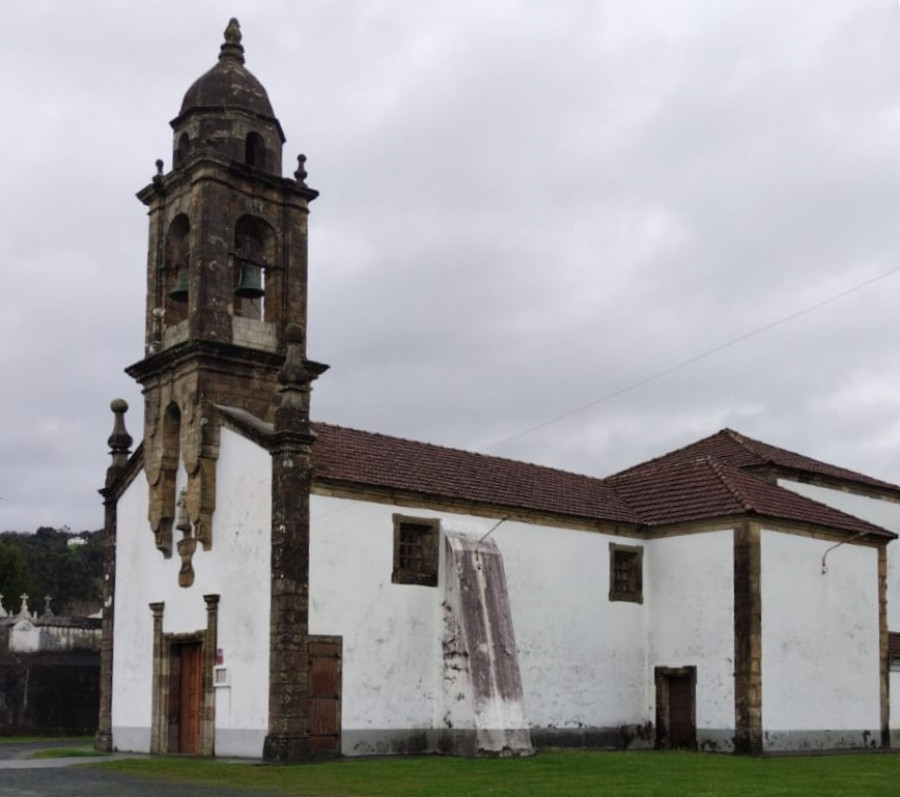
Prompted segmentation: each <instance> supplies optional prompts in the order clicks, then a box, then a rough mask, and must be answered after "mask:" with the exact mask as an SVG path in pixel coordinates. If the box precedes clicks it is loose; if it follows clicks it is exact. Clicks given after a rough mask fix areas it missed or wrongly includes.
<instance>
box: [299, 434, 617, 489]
mask: <svg viewBox="0 0 900 797" xmlns="http://www.w3.org/2000/svg"><path fill="white" fill-rule="evenodd" d="M311 423H312V427H313V429H320V428H328V429H334V430H336V431H340V432H349V433H350V434H359V435H365V436H367V437H380V438H381V439H383V440H390V441H394V442H400V443H408V444H409V445H411V446H418V447H425V448H431V449H435V450H438V451H446V452H449V453H453V454H459V455H460V456H464V457H477V458H478V459H482V460H485V461H489V462H505V463H508V464H510V465H517V466H522V465H524V466H525V467H528V468H537V469H539V470H542V471H546V472H551V473H558V474H560V475H562V476H570V477H575V478H578V479H584V480H585V481H590V482H596V484H597V486H598V487H602V488H605V489H607V490H609V489H610V486H609V485H608V484H606V483H605V479H603V478H602V477H600V476H591V475H589V474H587V473H577V472H576V471H571V470H563V469H562V468H554V467H551V466H550V465H540V464H538V463H537V462H526V461H525V460H522V459H511V458H510V457H498V456H496V455H494V454H482V453H481V452H480V451H468V450H466V449H465V448H454V447H453V446H445V445H441V444H440V443H426V442H424V441H422V440H412V439H410V438H408V437H399V436H397V435H393V434H384V433H383V432H370V431H368V430H365V429H355V428H353V427H352V426H341V425H340V424H336V423H325V422H324V421H312V422H311Z"/></svg>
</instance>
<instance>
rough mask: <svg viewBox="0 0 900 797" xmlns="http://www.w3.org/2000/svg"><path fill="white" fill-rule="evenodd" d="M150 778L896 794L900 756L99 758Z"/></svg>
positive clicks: (545, 790) (786, 795)
mask: <svg viewBox="0 0 900 797" xmlns="http://www.w3.org/2000/svg"><path fill="white" fill-rule="evenodd" d="M98 766H100V767H101V768H109V769H116V770H119V771H123V772H131V773H134V774H139V775H147V776H150V777H164V778H173V779H177V780H181V781H193V782H197V783H203V784H208V785H221V786H231V787H234V788H245V789H254V788H256V789H260V790H271V791H278V792H282V793H286V794H291V795H298V796H300V797H357V795H359V796H360V797H362V796H364V795H368V796H370V797H371V796H373V795H384V796H385V797H488V796H489V797H606V795H609V796H610V797H613V796H614V797H673V795H691V796H692V797H737V795H742V796H743V795H747V796H748V797H749V795H753V797H834V796H835V795H847V797H880V796H881V795H884V797H897V795H898V794H900V756H898V755H891V754H862V755H835V756H815V757H799V758H797V757H795V758H768V759H750V758H735V757H732V756H725V755H710V754H698V753H677V752H676V753H668V752H627V753H626V752H622V753H607V752H581V751H577V752H576V751H555V752H545V753H541V754H540V755H537V756H534V757H533V758H526V759H465V758H442V757H438V756H431V757H421V758H408V757H396V758H393V757H392V758H369V759H349V760H344V761H334V762H327V763H316V764H301V765H297V766H264V765H248V764H242V763H229V762H224V761H213V760H206V759H194V758H149V759H133V760H119V761H114V762H108V763H103V764H99V765H98Z"/></svg>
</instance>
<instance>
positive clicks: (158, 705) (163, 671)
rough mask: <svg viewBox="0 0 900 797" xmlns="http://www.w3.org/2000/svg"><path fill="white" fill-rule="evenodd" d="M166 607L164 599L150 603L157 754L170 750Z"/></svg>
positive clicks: (152, 746)
mask: <svg viewBox="0 0 900 797" xmlns="http://www.w3.org/2000/svg"><path fill="white" fill-rule="evenodd" d="M165 608H166V604H165V603H163V602H162V601H160V602H159V603H151V604H150V611H151V612H153V696H152V697H151V702H150V715H151V716H150V752H151V753H155V754H157V755H159V754H160V753H167V752H168V750H167V749H166V738H167V735H166V734H167V731H168V729H167V728H166V709H167V706H166V705H165V701H164V700H163V694H164V693H165V684H166V676H167V675H168V669H169V668H168V662H166V661H165V660H164V659H165V645H164V644H163V611H164V610H165Z"/></svg>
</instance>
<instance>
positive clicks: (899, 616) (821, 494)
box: [778, 479, 900, 747]
mask: <svg viewBox="0 0 900 797" xmlns="http://www.w3.org/2000/svg"><path fill="white" fill-rule="evenodd" d="M778 483H779V485H780V486H782V487H785V488H787V489H789V490H793V491H794V492H796V493H800V495H805V496H806V497H807V498H812V499H813V500H814V501H820V502H821V503H823V504H828V505H829V506H832V507H834V508H835V509H840V510H841V511H842V512H847V513H849V514H851V515H855V516H856V517H859V518H862V519H863V520H868V521H869V522H870V523H874V524H875V525H877V526H881V527H882V528H885V529H888V530H889V531H893V532H894V533H895V534H900V502H898V501H889V500H887V499H883V498H874V497H872V496H866V495H857V494H855V493H848V492H844V491H843V490H832V489H829V488H827V487H819V486H817V485H813V484H800V483H798V482H793V481H789V480H786V479H782V480H780V481H779V482H778ZM841 550H842V548H838V549H836V550H835V551H834V552H833V553H832V554H829V555H828V561H829V562H831V561H837V559H838V558H839V557H840V555H841ZM832 557H835V558H834V560H833V559H832ZM887 615H888V630H889V631H894V632H898V633H900V540H895V541H893V542H890V543H888V546H887ZM895 666H900V665H895ZM889 694H890V696H891V711H890V727H891V733H892V740H891V745H892V746H894V747H900V671H897V672H892V673H891V676H890V691H889Z"/></svg>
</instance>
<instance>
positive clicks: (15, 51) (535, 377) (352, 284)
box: [0, 0, 900, 530]
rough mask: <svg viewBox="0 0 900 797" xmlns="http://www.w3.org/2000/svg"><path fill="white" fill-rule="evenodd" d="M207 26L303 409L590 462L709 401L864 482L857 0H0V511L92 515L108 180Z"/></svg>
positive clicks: (621, 461) (137, 244) (893, 130)
mask: <svg viewBox="0 0 900 797" xmlns="http://www.w3.org/2000/svg"><path fill="white" fill-rule="evenodd" d="M231 15H234V16H237V17H238V18H239V19H240V21H241V25H242V28H243V33H244V41H243V43H244V46H245V49H246V57H247V67H248V68H249V69H250V70H251V71H252V72H253V73H254V74H255V75H256V76H257V77H258V78H259V79H260V80H261V81H262V83H263V84H264V85H265V86H266V87H267V89H268V91H269V96H270V99H271V101H272V104H273V106H274V108H275V113H276V115H277V116H278V117H279V118H280V120H281V123H282V126H283V127H284V130H285V134H286V135H287V138H288V142H287V145H286V149H285V163H286V169H287V170H288V171H292V170H293V168H294V167H293V163H294V156H295V155H296V154H297V153H299V152H304V153H306V154H307V156H308V158H309V160H308V164H307V168H308V171H309V175H310V176H309V180H308V182H309V184H310V185H312V186H314V187H315V188H317V189H319V190H320V191H321V196H320V198H319V199H318V200H317V201H316V202H315V203H314V205H313V212H312V215H311V218H310V225H311V226H310V319H309V352H310V356H311V357H312V358H314V359H317V360H320V361H322V362H327V363H329V364H330V365H331V370H330V371H329V372H328V373H327V374H326V375H325V376H324V377H323V378H322V379H321V380H320V381H319V382H318V383H317V384H316V389H315V391H314V393H313V415H314V417H315V418H316V419H318V420H322V421H329V422H332V423H339V424H343V425H347V426H353V427H358V428H363V429H368V430H371V431H378V432H383V433H387V434H394V435H399V436H403V437H408V438H413V439H419V440H426V441H429V442H434V443H439V444H444V445H449V446H454V447H459V448H466V449H472V450H481V451H485V452H488V453H493V454H499V455H503V456H509V457H515V458H521V459H525V460H529V461H533V462H538V463H541V464H546V465H551V466H554V467H559V468H564V469H566V470H573V471H578V472H584V473H590V474H595V475H606V474H609V473H612V472H614V471H616V470H618V469H621V468H623V467H626V466H628V465H631V464H634V463H636V462H639V461H641V460H643V459H646V458H648V457H651V456H656V455H658V454H661V453H664V452H665V451H667V450H669V449H671V448H674V447H676V446H679V445H683V444H685V443H688V442H690V441H692V440H693V439H696V438H699V437H702V436H705V435H708V434H711V433H713V432H715V431H717V430H718V429H720V428H722V427H724V426H730V427H733V428H736V429H737V430H739V431H741V432H743V433H745V434H748V435H750V436H753V437H757V438H761V439H764V440H766V441H767V442H771V443H773V444H776V445H780V446H783V447H786V448H791V449H794V450H800V451H802V452H803V453H806V454H809V455H812V456H815V457H819V458H821V459H825V460H828V461H832V462H835V463H837V464H841V465H844V466H846V467H850V468H854V469H857V470H862V471H865V472H867V473H870V474H872V475H874V476H878V477H881V478H885V479H889V480H892V481H895V482H900V314H898V308H900V273H898V274H895V275H893V276H889V277H886V278H884V279H881V280H879V281H877V282H875V283H873V284H872V285H869V286H868V287H865V288H862V289H860V290H858V291H856V292H853V293H851V294H850V295H848V296H847V297H845V298H843V299H841V300H839V301H835V302H833V303H831V304H828V305H826V306H825V307H823V308H821V309H819V310H817V311H815V312H811V313H808V314H805V315H803V316H801V317H799V318H797V319H796V320H794V321H791V322H789V323H786V324H782V325H779V326H777V327H775V328H774V329H772V330H770V331H768V332H766V333H764V334H760V335H757V336H754V337H752V338H750V339H748V340H745V341H743V342H741V343H738V344H736V345H734V346H731V347H728V348H726V349H724V350H722V351H719V352H718V353H716V354H713V355H711V356H710V357H707V358H704V359H702V360H700V361H698V362H696V363H693V364H691V365H689V366H686V367H684V368H681V369H679V370H677V371H675V372H673V373H671V374H669V375H667V376H665V377H663V378H660V379H658V380H656V381H653V382H651V383H648V384H645V385H643V386H641V387H639V388H637V389H634V390H632V391H629V392H626V393H623V394H621V395H618V396H616V397H614V398H611V399H609V400H608V401H604V402H601V403H598V404H595V405H593V406H592V407H590V408H588V409H586V410H584V411H583V412H580V413H577V414H574V415H572V416H570V417H569V418H567V419H566V420H564V421H561V422H559V423H555V424H552V425H549V426H546V427H545V428H542V429H540V430H539V431H536V432H534V433H531V434H527V435H524V436H521V437H517V438H516V439H515V440H512V441H510V442H507V443H503V444H501V445H496V443H497V442H498V441H501V440H504V439H506V438H508V437H510V436H512V435H516V434H518V433H520V432H522V431H524V430H527V429H530V428H532V427H535V426H537V425H539V424H542V423H543V422H545V421H548V420H550V419H552V418H555V417H558V416H560V415H562V414H564V413H566V412H568V411H569V410H571V409H573V408H576V407H579V406H582V405H585V404H587V403H589V402H592V401H594V400H595V399H597V398H600V397H602V396H605V395H607V394H610V393H613V392H615V391H617V390H619V389H621V388H623V387H626V386H629V385H631V384H634V383H636V382H639V381H641V380H643V379H644V378H646V377H648V376H650V375H653V374H655V373H658V372H661V371H664V370H666V369H668V368H670V367H671V366H673V365H675V364H676V363H679V362H682V361H684V360H687V359H689V358H691V357H693V356H694V355H697V354H700V353H702V352H704V351H707V350H709V349H712V348H714V347H716V346H719V345H720V344H722V343H724V342H726V341H729V340H732V339H734V338H737V337H739V336H741V335H744V334H745V333H747V332H751V331H753V330H755V329H758V328H760V327H764V326H766V325H768V324H770V323H772V322H774V321H777V320H779V319H781V318H783V317H785V316H788V315H790V314H792V313H794V312H796V311H799V310H802V309H804V308H806V307H810V306H812V305H815V304H817V303H819V302H821V301H823V300H825V299H828V298H829V297H831V296H834V295H836V294H839V293H841V292H843V291H846V290H848V289H850V288H852V287H854V286H855V285H858V284H860V283H863V282H865V281H867V280H870V279H872V278H873V277H876V276H878V275H880V274H883V273H886V272H888V271H890V270H891V269H895V268H897V267H898V266H900V7H898V4H897V3H896V2H894V1H893V0H815V2H811V0H746V1H745V0H729V1H728V2H722V0H683V1H678V0H672V1H671V2H651V1H650V0H647V1H645V2H640V1H639V0H594V2H587V1H579V0H552V2H551V0H543V1H542V2H528V1H527V0H521V1H520V2H515V0H496V1H495V0H491V1H490V2H487V1H486V0H479V1H478V2H461V1H460V0H453V2H449V0H448V1H447V2H430V1H428V0H405V1H401V0H391V1H390V2H373V1H372V0H365V2H363V1H362V0H357V1H356V2H353V1H347V2H334V0H304V2H297V1H296V0H284V1H283V2H276V1H275V0H272V1H271V2H267V1H266V0H252V2H251V1H250V0H232V2H231V3H223V2H221V0H215V2H213V0H206V1H205V2H202V1H196V0H194V1H192V2H183V0H182V1H180V2H169V1H166V2H149V1H147V2H141V3H122V2H112V1H109V2H99V1H95V2H62V1H61V0H60V2H40V0H27V1H26V0H3V1H2V3H0V30H2V31H3V45H2V47H0V69H2V74H3V75H4V78H3V90H2V92H0V103H2V106H0V107H2V119H3V124H2V126H0V158H2V179H3V187H4V190H3V192H2V193H0V213H2V219H3V229H2V235H0V263H2V268H0V278H2V284H0V341H2V343H0V374H2V377H0V379H2V386H3V387H2V390H0V451H2V459H0V497H2V500H0V529H18V530H31V529H34V528H36V527H38V526H39V525H53V526H61V525H63V524H68V525H69V526H71V527H72V529H73V530H81V529H93V528H99V527H100V526H101V525H102V509H101V505H100V500H99V497H98V496H97V493H96V490H97V488H98V487H100V486H101V484H102V481H103V476H104V471H105V468H106V466H107V464H108V456H107V447H106V438H107V437H108V435H109V432H110V430H111V425H112V416H111V414H110V412H109V409H108V405H109V401H110V399H112V398H113V397H115V396H122V397H124V398H126V399H127V400H128V402H129V403H130V404H131V407H132V410H131V411H130V412H129V415H128V426H129V429H130V431H131V433H132V435H133V436H134V437H135V439H136V441H137V440H139V439H140V438H141V436H142V408H141V396H140V392H139V390H138V389H137V386H136V385H135V383H133V382H132V380H131V379H129V378H128V377H127V376H125V374H124V373H123V371H122V369H123V368H124V367H125V366H127V365H129V364H131V363H133V362H135V361H136V360H138V359H140V357H141V356H142V351H143V339H142V335H143V302H144V286H145V265H146V243H147V227H146V217H145V214H144V208H143V206H142V205H141V204H140V203H139V202H138V200H137V199H135V198H134V194H135V192H136V191H138V190H139V189H140V188H142V187H143V186H144V185H145V184H146V183H147V182H148V181H149V179H150V177H151V175H152V174H153V171H154V166H153V163H154V161H155V160H156V158H163V159H164V160H165V162H166V168H167V169H168V168H169V166H170V162H171V130H170V128H169V125H168V122H169V120H170V119H172V118H173V117H174V116H175V115H176V114H177V112H178V109H179V106H180V103H181V98H182V96H183V94H184V92H185V90H186V89H187V88H188V86H189V85H190V84H191V83H192V82H193V80H194V79H195V78H197V77H198V76H199V75H200V74H201V73H202V72H204V71H205V70H206V69H208V68H209V67H210V66H212V65H213V63H215V60H216V56H217V53H218V47H219V44H220V42H221V38H222V31H223V29H224V27H225V25H226V23H227V21H228V17H229V16H231Z"/></svg>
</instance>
